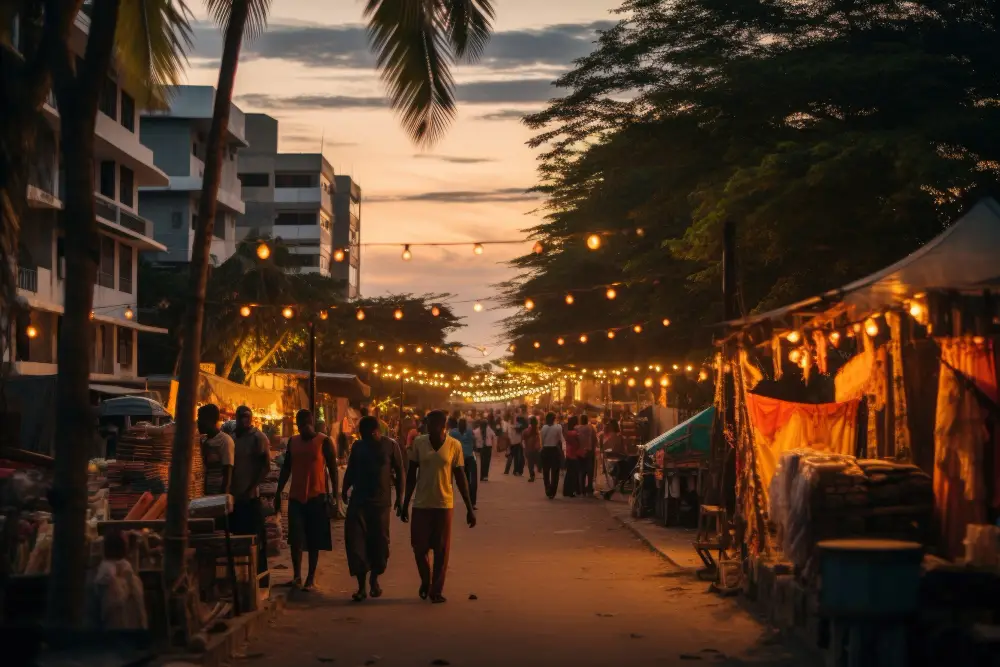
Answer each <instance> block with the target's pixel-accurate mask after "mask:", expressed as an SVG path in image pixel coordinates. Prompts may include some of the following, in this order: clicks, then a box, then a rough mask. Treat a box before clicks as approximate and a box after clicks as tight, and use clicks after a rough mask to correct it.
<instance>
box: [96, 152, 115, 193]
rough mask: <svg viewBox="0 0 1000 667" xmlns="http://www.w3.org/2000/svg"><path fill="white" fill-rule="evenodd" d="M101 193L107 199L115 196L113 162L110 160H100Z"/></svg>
mask: <svg viewBox="0 0 1000 667" xmlns="http://www.w3.org/2000/svg"><path fill="white" fill-rule="evenodd" d="M99 187H100V191H101V194H102V195H104V196H105V197H107V198H108V199H112V200H113V199H114V198H115V163H114V162H113V161H111V160H104V161H103V162H101V182H100V184H99Z"/></svg>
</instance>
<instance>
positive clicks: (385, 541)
mask: <svg viewBox="0 0 1000 667" xmlns="http://www.w3.org/2000/svg"><path fill="white" fill-rule="evenodd" d="M358 430H359V431H360V432H361V440H360V442H358V444H357V445H355V447H354V449H353V450H352V451H351V458H350V459H349V460H348V462H347V471H346V472H345V473H344V488H343V490H342V491H341V495H342V497H343V500H344V502H345V503H347V518H346V520H345V521H344V548H345V549H346V550H347V567H348V569H349V570H350V572H351V574H352V575H354V577H355V578H356V579H357V580H358V592H357V593H355V594H354V595H352V596H351V599H352V600H354V601H355V602H361V601H363V600H364V599H365V598H367V597H368V594H367V593H366V592H365V577H368V579H369V582H368V583H369V585H368V588H369V591H370V592H371V596H372V597H373V598H379V597H382V587H381V586H379V583H378V578H379V577H380V576H381V575H382V573H384V572H385V568H386V565H387V564H388V562H389V517H390V515H389V508H390V506H391V505H392V487H393V486H395V488H396V510H397V511H398V510H399V507H400V505H401V503H402V501H403V460H402V458H400V451H399V447H398V446H397V444H396V443H395V442H394V441H393V440H391V439H390V438H386V437H383V436H381V435H379V432H378V420H376V419H374V418H373V417H364V418H363V419H362V420H361V426H360V428H359V429H358ZM348 493H350V498H348Z"/></svg>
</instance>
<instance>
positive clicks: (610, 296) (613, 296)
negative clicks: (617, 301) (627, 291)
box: [604, 287, 618, 300]
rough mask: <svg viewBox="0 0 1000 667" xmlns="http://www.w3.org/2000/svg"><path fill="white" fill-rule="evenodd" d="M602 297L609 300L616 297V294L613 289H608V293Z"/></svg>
mask: <svg viewBox="0 0 1000 667" xmlns="http://www.w3.org/2000/svg"><path fill="white" fill-rule="evenodd" d="M604 296H606V297H607V298H608V299H609V300H611V299H614V298H615V297H617V296H618V292H616V291H615V288H614V287H609V288H608V291H607V292H605V293H604Z"/></svg>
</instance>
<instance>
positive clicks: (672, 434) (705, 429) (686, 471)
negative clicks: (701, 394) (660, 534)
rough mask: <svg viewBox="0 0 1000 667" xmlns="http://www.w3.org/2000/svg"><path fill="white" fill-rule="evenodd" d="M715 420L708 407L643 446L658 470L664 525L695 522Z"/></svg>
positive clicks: (691, 523)
mask: <svg viewBox="0 0 1000 667" xmlns="http://www.w3.org/2000/svg"><path fill="white" fill-rule="evenodd" d="M714 422H715V407H714V406H712V407H708V408H706V409H704V410H702V411H701V412H699V413H698V414H696V415H695V416H693V417H691V418H689V419H687V420H686V421H683V422H681V423H680V424H678V425H677V426H675V427H673V428H672V429H670V430H669V431H667V432H666V433H664V434H662V435H660V436H657V437H656V438H654V439H652V440H650V441H649V442H647V443H646V444H645V445H644V446H643V447H644V448H645V450H646V456H651V457H653V459H654V461H655V463H656V466H657V468H659V470H660V472H659V473H657V476H658V478H659V479H660V481H661V484H660V488H661V489H662V491H663V493H662V494H661V498H660V502H661V507H662V511H661V512H659V514H658V516H659V518H661V519H662V521H663V525H664V526H674V525H682V524H686V525H693V524H695V523H696V522H697V517H698V505H699V504H700V498H701V496H702V491H703V486H704V479H703V478H704V474H705V472H707V469H708V457H709V454H710V452H711V446H712V426H713V424H714Z"/></svg>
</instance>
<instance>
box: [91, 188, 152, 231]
mask: <svg viewBox="0 0 1000 667" xmlns="http://www.w3.org/2000/svg"><path fill="white" fill-rule="evenodd" d="M94 195H95V196H94V199H95V200H96V201H95V204H96V210H97V217H99V218H102V219H104V220H107V221H108V222H111V223H114V224H116V225H120V226H121V227H124V228H125V229H130V230H132V231H133V232H136V233H137V234H142V235H143V236H147V237H149V238H153V223H152V222H150V221H149V220H146V219H144V218H140V217H139V216H137V215H135V214H134V213H130V212H128V211H126V210H125V209H123V208H122V207H121V206H119V205H118V204H117V203H116V202H115V201H113V200H111V199H108V198H107V197H105V196H104V195H102V194H99V193H96V192H95V193H94Z"/></svg>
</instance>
